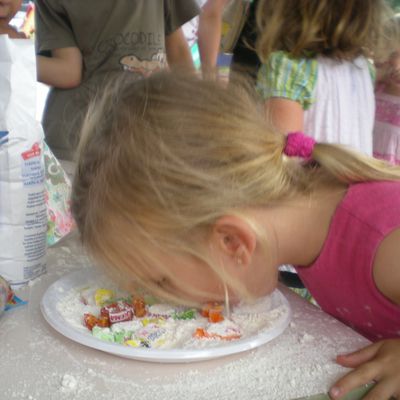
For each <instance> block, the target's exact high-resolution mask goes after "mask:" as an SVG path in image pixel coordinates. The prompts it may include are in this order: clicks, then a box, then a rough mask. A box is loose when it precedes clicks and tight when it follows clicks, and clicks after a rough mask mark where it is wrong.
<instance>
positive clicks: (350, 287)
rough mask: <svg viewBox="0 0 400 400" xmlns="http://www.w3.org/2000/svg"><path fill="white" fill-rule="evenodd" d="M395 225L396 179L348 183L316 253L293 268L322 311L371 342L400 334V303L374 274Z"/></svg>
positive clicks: (398, 206) (399, 198)
mask: <svg viewBox="0 0 400 400" xmlns="http://www.w3.org/2000/svg"><path fill="white" fill-rule="evenodd" d="M398 228H400V182H373V183H359V184H354V185H351V186H350V187H349V189H348V191H347V194H346V195H345V197H344V199H343V200H342V202H341V203H340V204H339V206H338V207H337V210H336V211H335V214H334V217H333V219H332V221H331V225H330V228H329V232H328V236H327V239H326V241H325V243H324V246H323V248H322V251H321V253H320V255H319V257H318V258H317V260H316V261H315V262H314V264H313V265H311V266H310V267H308V268H301V267H298V268H296V269H297V272H298V274H299V276H300V278H301V279H302V281H303V282H304V284H305V286H306V287H307V288H308V290H309V291H310V292H311V294H312V295H313V296H314V298H315V300H316V301H317V302H318V304H319V305H320V306H321V308H322V309H323V310H324V311H325V312H327V313H329V314H331V315H332V316H334V317H335V318H337V319H339V320H340V321H342V322H344V323H345V324H346V325H349V326H351V327H352V328H353V329H355V330H356V331H358V332H359V333H361V334H362V335H364V336H366V337H367V338H368V339H370V340H372V341H376V340H378V339H383V338H397V337H400V306H399V305H396V304H394V303H393V302H391V301H390V300H389V299H387V298H386V297H385V296H383V295H382V294H381V292H380V291H379V290H378V289H377V287H376V285H375V283H374V280H373V275H372V264H373V261H374V257H375V253H376V251H377V249H378V246H379V244H380V243H381V241H382V240H383V239H384V238H385V237H386V236H387V235H388V234H389V233H390V232H392V231H393V230H395V229H398ZM399 245H400V243H399ZM399 268H400V260H399Z"/></svg>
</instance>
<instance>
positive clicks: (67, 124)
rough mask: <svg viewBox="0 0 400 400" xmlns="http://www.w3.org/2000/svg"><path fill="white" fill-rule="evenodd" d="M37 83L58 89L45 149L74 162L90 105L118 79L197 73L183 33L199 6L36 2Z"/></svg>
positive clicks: (180, 1) (47, 120) (185, 1)
mask: <svg viewBox="0 0 400 400" xmlns="http://www.w3.org/2000/svg"><path fill="white" fill-rule="evenodd" d="M35 5H36V44H37V54H38V56H37V71H38V80H39V81H41V82H43V83H46V84H48V85H50V86H51V87H52V88H51V90H50V93H49V95H48V98H47V103H46V107H45V110H44V115H43V121H42V122H43V127H44V131H45V135H46V141H47V143H48V145H49V147H50V148H51V149H52V150H53V152H54V153H55V155H56V156H57V157H58V158H60V159H65V160H72V159H73V157H74V152H75V147H76V145H77V142H78V140H79V129H80V123H81V120H82V118H83V116H84V115H85V112H86V108H87V104H88V102H89V101H90V99H91V98H92V97H93V96H94V95H95V94H96V92H97V91H98V90H101V88H102V85H103V84H104V82H105V81H106V80H107V79H108V76H109V75H110V74H112V73H121V72H123V71H130V72H132V73H134V74H135V75H136V76H137V77H140V78H141V77H146V76H148V75H149V74H150V73H152V72H154V71H156V70H159V69H161V68H165V67H166V66H167V63H168V65H169V66H181V67H186V68H188V69H193V68H194V67H193V62H192V57H191V54H190V51H189V48H188V45H187V42H186V39H185V37H184V35H183V33H182V30H181V25H183V24H184V23H185V22H186V21H188V20H190V19H192V18H193V17H194V16H195V15H196V14H198V12H199V9H198V7H197V5H196V3H195V2H194V0H172V1H166V0H164V1H163V0H158V1H148V0H140V1H135V2H132V1H131V0H118V1H110V0H101V1H99V0H85V2H84V5H82V2H80V1H69V2H64V1H60V0H55V1H48V0H37V1H36V3H35Z"/></svg>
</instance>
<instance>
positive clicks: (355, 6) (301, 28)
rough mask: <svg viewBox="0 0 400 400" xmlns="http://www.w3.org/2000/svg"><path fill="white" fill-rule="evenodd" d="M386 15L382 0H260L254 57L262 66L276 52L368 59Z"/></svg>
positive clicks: (380, 34)
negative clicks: (255, 53)
mask: <svg viewBox="0 0 400 400" xmlns="http://www.w3.org/2000/svg"><path fill="white" fill-rule="evenodd" d="M390 14H391V10H390V8H389V6H388V5H387V4H386V2H385V0H279V1H271V0H260V3H259V4H258V7H257V25H258V29H259V32H260V33H259V36H258V41H257V45H256V47H257V52H258V55H259V57H260V59H261V60H263V61H264V62H265V61H266V60H267V59H268V57H269V55H270V54H271V53H272V52H274V51H279V50H282V51H286V52H288V53H290V54H291V55H292V56H293V57H310V56H315V55H318V54H321V55H324V56H326V57H331V58H336V59H342V60H344V59H346V60H352V59H354V58H356V57H357V56H359V55H366V56H369V55H370V54H371V51H373V50H374V49H376V48H377V46H379V43H380V39H381V37H382V27H383V22H384V21H385V20H386V19H387V18H388V16H389V15H390Z"/></svg>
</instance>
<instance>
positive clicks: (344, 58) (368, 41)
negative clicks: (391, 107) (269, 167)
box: [257, 0, 389, 155]
mask: <svg viewBox="0 0 400 400" xmlns="http://www.w3.org/2000/svg"><path fill="white" fill-rule="evenodd" d="M388 13H389V10H388V8H387V6H386V4H385V0H341V1H331V0H319V1H314V0H282V1H279V2H275V1H270V0H263V1H260V4H259V6H258V10H257V20H258V24H259V31H260V32H259V36H258V44H257V52H258V55H259V57H260V58H261V60H262V61H263V64H262V66H261V68H260V70H259V73H258V84H257V86H258V90H259V92H260V93H261V95H262V97H263V99H264V100H265V104H266V107H267V109H268V111H269V114H270V117H271V118H272V121H273V122H274V123H275V125H276V127H277V128H278V129H279V130H281V131H282V132H284V133H287V132H290V131H295V130H304V131H306V132H308V134H309V135H311V136H313V137H314V138H315V139H317V140H318V141H323V142H330V143H340V144H344V145H348V146H351V147H352V148H353V149H357V150H359V151H361V152H363V153H365V154H368V155H372V129H373V121H374V111H375V108H374V83H373V79H374V71H373V68H372V66H371V64H370V62H369V61H368V60H367V58H366V56H368V55H369V53H370V50H371V49H373V48H375V47H376V46H377V45H378V43H377V42H378V38H380V36H381V29H382V26H383V17H384V16H385V15H386V14H388Z"/></svg>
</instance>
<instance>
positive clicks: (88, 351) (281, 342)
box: [0, 235, 368, 400]
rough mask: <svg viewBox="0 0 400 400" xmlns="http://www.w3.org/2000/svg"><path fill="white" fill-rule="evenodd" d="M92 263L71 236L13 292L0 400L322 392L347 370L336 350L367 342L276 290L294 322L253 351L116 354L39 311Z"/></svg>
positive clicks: (4, 331) (2, 330)
mask: <svg viewBox="0 0 400 400" xmlns="http://www.w3.org/2000/svg"><path fill="white" fill-rule="evenodd" d="M91 267H92V263H91V261H90V260H89V259H88V258H87V257H86V255H85V253H84V251H83V250H82V248H81V246H80V244H79V243H78V240H77V237H76V236H74V235H73V236H72V237H70V238H67V239H65V240H64V241H62V242H61V243H60V244H58V245H56V246H55V247H52V248H50V249H49V250H48V266H47V269H48V271H47V273H46V274H44V275H42V276H41V277H40V278H38V279H35V280H34V281H32V282H31V283H30V285H28V286H27V287H25V288H23V289H21V290H19V291H18V293H17V294H18V295H19V296H20V297H21V298H23V299H24V300H27V301H28V304H27V305H24V306H22V307H19V308H15V309H13V310H10V311H7V312H6V313H5V314H4V315H3V316H2V317H1V318H0V343H1V358H0V368H1V374H0V388H1V391H0V399H1V400H3V399H4V400H10V399H29V400H56V399H57V400H59V399H60V400H64V399H68V400H69V399H74V400H75V399H76V400H92V399H96V400H97V399H107V400H113V399H116V400H117V399H118V400H125V399H129V400H131V399H139V400H147V399H149V400H150V399H151V400H157V399H162V400H165V399H174V400H180V399H182V400H183V399H184V400H191V399H208V400H209V399H218V400H223V399H229V400H235V399H241V400H247V399H249V400H250V399H251V400H253V399H268V400H279V399H282V400H288V399H298V398H300V397H307V396H311V395H316V394H319V393H325V392H326V391H327V390H328V388H329V386H330V385H331V384H332V383H333V382H334V381H335V380H336V379H337V378H338V377H339V376H341V375H343V374H344V373H345V372H346V369H344V368H342V367H340V366H338V365H337V364H335V362H334V358H335V356H336V354H338V353H342V352H348V351H353V350H356V349H358V348H360V347H363V346H365V345H366V344H368V341H367V340H366V339H365V338H363V337H362V336H360V335H358V334H357V333H355V332H354V331H353V330H351V329H350V328H348V327H346V326H345V325H343V324H342V323H340V322H339V321H337V320H335V319H334V318H332V317H330V316H329V315H327V314H325V313H324V312H322V311H321V310H320V309H318V308H317V307H315V306H313V305H311V304H310V303H308V302H307V301H305V300H304V299H302V298H301V297H299V296H298V295H296V294H295V293H293V292H291V291H290V290H288V289H287V288H281V291H282V292H283V293H284V295H285V296H286V298H287V299H288V300H289V303H290V305H291V308H292V313H293V315H292V322H291V323H290V325H289V327H288V328H287V329H286V330H285V331H284V333H283V334H281V335H280V336H279V337H278V338H276V339H274V340H272V341H271V342H269V343H267V344H265V345H263V346H261V347H259V348H257V349H255V350H251V351H248V352H244V353H241V354H237V355H232V356H227V357H223V358H220V359H214V360H209V361H203V362H198V363H188V364H157V363H146V362H139V361H135V360H130V359H125V358H120V357H117V356H114V355H111V354H107V353H104V352H101V351H99V350H95V349H92V348H89V347H85V346H83V345H80V344H78V343H76V342H74V341H71V340H69V339H68V338H66V337H64V336H62V335H61V334H59V333H58V332H57V331H55V330H54V329H53V328H52V327H51V326H49V325H48V324H47V322H46V321H45V320H44V318H43V316H42V314H41V311H40V300H41V298H42V296H43V294H44V292H45V291H46V289H47V288H48V286H49V285H51V284H52V283H53V282H55V281H56V280H58V279H60V278H61V277H63V276H64V275H66V274H68V273H70V272H73V271H77V270H79V269H82V268H91ZM320 398H323V397H318V399H320Z"/></svg>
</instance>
